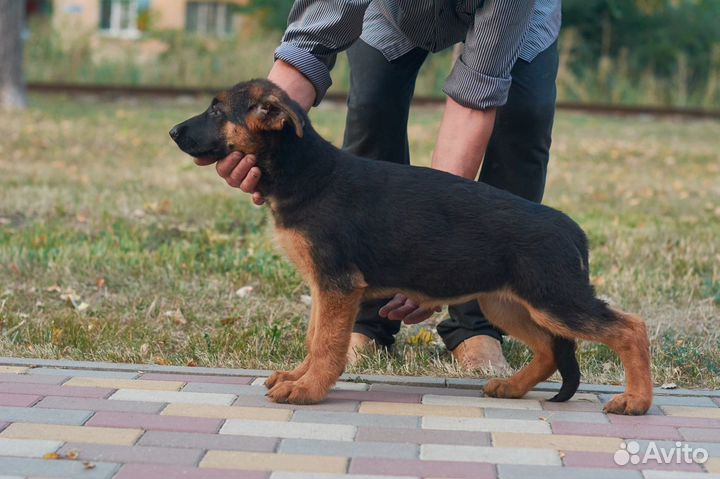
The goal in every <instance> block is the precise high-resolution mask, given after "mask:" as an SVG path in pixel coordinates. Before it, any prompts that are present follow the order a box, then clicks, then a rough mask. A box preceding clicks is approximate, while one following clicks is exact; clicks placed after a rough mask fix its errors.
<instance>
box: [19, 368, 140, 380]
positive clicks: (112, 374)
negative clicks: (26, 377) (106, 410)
mask: <svg viewBox="0 0 720 479" xmlns="http://www.w3.org/2000/svg"><path fill="white" fill-rule="evenodd" d="M27 373H28V374H32V375H35V374H39V375H42V376H63V377H66V378H67V377H74V376H80V377H86V378H108V379H109V378H115V379H134V378H136V377H137V376H139V373H138V372H137V371H133V372H125V371H95V370H93V369H59V368H33V369H31V370H30V371H28V372H27Z"/></svg>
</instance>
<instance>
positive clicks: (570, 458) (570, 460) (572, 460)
mask: <svg viewBox="0 0 720 479" xmlns="http://www.w3.org/2000/svg"><path fill="white" fill-rule="evenodd" d="M642 454H644V451H641V453H640V455H639V458H640V459H641V460H642ZM563 463H564V464H565V465H566V466H575V467H607V468H613V469H652V470H658V471H688V472H701V471H702V470H703V469H702V466H700V465H699V464H674V463H670V464H658V463H657V462H656V461H652V460H651V461H648V462H647V463H645V464H632V463H628V464H625V465H622V466H621V465H618V464H616V463H615V459H614V454H609V453H605V452H584V451H582V452H581V451H566V452H565V456H564V457H563ZM608 477H610V476H608Z"/></svg>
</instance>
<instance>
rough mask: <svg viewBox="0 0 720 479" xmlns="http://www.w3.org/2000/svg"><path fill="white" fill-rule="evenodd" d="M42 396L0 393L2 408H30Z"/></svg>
mask: <svg viewBox="0 0 720 479" xmlns="http://www.w3.org/2000/svg"><path fill="white" fill-rule="evenodd" d="M41 398H42V396H38V395H37V394H5V393H0V406H16V407H30V406H32V405H33V404H35V403H36V402H38V400H40V399H41Z"/></svg>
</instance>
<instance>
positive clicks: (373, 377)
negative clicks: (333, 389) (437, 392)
mask: <svg viewBox="0 0 720 479" xmlns="http://www.w3.org/2000/svg"><path fill="white" fill-rule="evenodd" d="M340 379H344V380H352V381H361V382H368V383H387V384H401V385H403V386H405V385H407V386H436V387H445V379H444V378H436V377H429V376H389V375H384V374H343V375H342V376H340Z"/></svg>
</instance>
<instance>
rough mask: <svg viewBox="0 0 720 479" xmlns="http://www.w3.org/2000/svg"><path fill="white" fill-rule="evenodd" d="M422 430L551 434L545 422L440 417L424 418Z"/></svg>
mask: <svg viewBox="0 0 720 479" xmlns="http://www.w3.org/2000/svg"><path fill="white" fill-rule="evenodd" d="M422 428H423V429H442V430H451V431H487V432H495V431H498V432H522V433H532V434H550V432H551V431H550V425H549V424H548V423H547V422H544V421H523V420H519V419H490V418H456V417H439V416H426V417H424V418H422Z"/></svg>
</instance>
